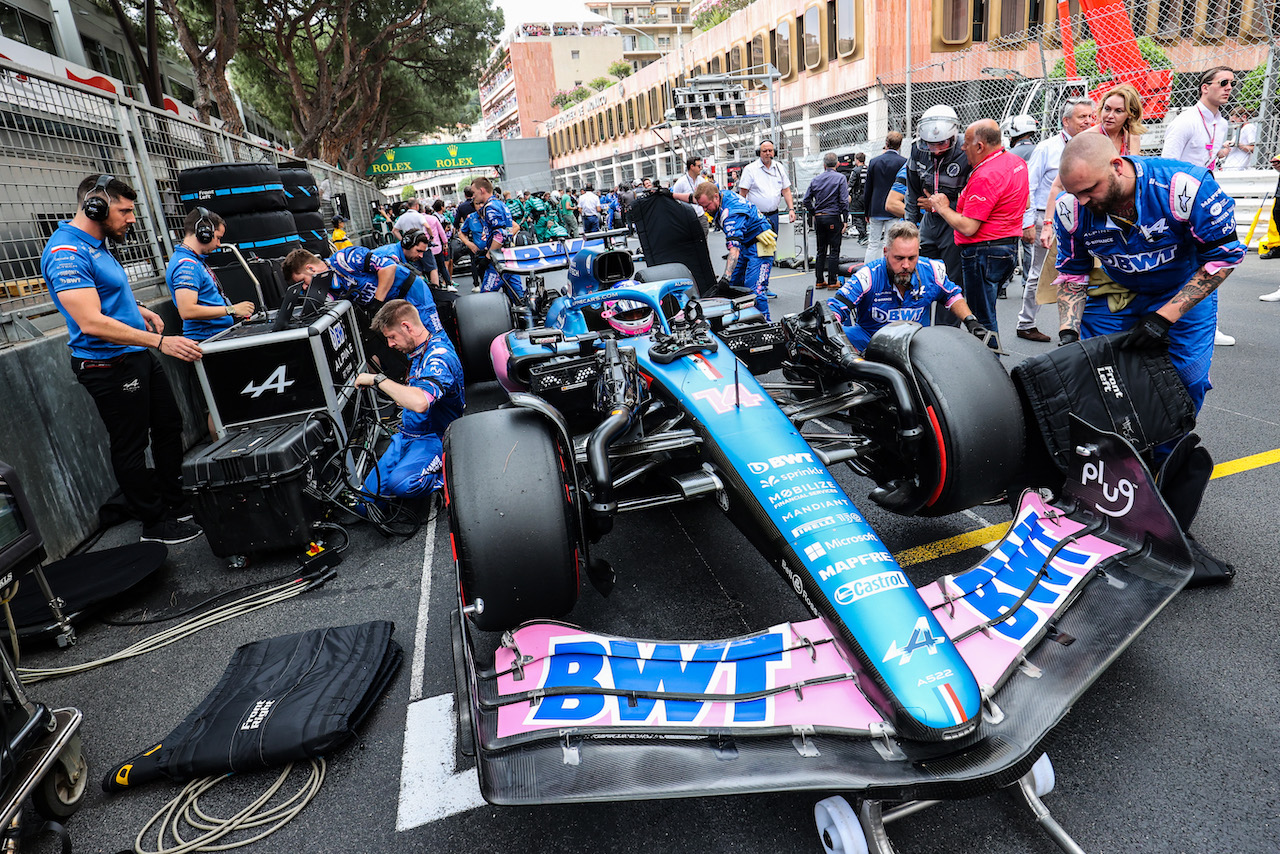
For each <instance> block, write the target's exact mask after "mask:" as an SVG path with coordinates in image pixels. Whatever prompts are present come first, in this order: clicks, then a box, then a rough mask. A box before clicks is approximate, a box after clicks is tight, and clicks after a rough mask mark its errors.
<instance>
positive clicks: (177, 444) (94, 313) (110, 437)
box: [40, 175, 202, 545]
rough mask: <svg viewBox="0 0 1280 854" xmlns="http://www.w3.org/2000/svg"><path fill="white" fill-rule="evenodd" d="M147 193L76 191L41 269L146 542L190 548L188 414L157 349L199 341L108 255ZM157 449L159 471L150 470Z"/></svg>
mask: <svg viewBox="0 0 1280 854" xmlns="http://www.w3.org/2000/svg"><path fill="white" fill-rule="evenodd" d="M137 198H138V194H137V193H136V192H134V190H133V188H132V187H130V186H129V185H128V184H126V183H125V182H124V181H121V180H118V179H116V178H113V177H112V176H110V175H91V176H89V177H88V178H85V179H84V180H83V181H81V182H80V186H79V187H78V188H77V189H76V204H77V206H78V208H79V209H78V210H77V211H76V214H75V216H74V217H72V218H71V219H70V220H68V221H67V222H63V223H61V224H60V225H59V226H58V228H57V230H56V231H54V233H53V236H52V237H50V238H49V242H48V243H47V244H46V245H45V247H44V252H43V253H42V254H41V256H40V272H41V274H42V275H43V276H44V280H45V282H46V283H47V284H48V286H49V293H50V296H51V297H52V298H53V304H54V305H55V306H56V307H57V309H58V311H60V312H62V315H63V317H65V318H66V321H67V331H68V332H69V333H70V335H69V337H68V344H69V345H70V347H71V369H72V370H73V371H74V372H75V375H76V379H77V380H78V381H79V383H80V384H81V385H82V386H84V387H85V390H86V391H88V392H89V395H90V396H91V397H92V398H93V402H94V404H96V406H97V408H98V414H99V415H100V416H101V417H102V423H103V424H104V425H105V426H106V428H107V442H108V445H109V447H110V451H111V467H112V470H113V471H114V472H115V476H116V481H117V482H118V483H119V484H120V490H121V491H122V492H123V493H124V496H125V499H126V500H127V501H128V502H129V506H130V507H131V508H132V509H133V512H134V513H136V514H137V516H138V518H139V519H141V520H142V539H143V540H144V541H147V542H160V543H168V544H171V545H172V544H175V543H183V542H186V541H188V540H193V539H195V538H196V537H198V536H200V534H201V533H202V531H201V530H200V529H199V528H198V527H196V526H195V525H193V524H191V523H190V522H189V521H186V520H184V519H182V518H181V517H187V518H188V519H189V518H190V517H189V510H187V504H186V501H185V499H184V497H183V495H182V414H181V413H180V412H179V411H178V405H177V403H176V402H175V401H174V398H173V392H172V391H171V390H170V387H169V381H168V380H167V379H166V378H165V375H164V371H163V370H162V369H161V367H160V362H159V360H158V359H156V358H155V356H153V355H152V354H151V353H150V352H148V350H149V349H154V350H156V351H157V352H159V353H164V354H165V355H168V356H172V357H173V358H175V359H181V360H183V361H185V362H194V361H195V360H197V359H199V358H200V356H201V355H202V354H201V352H200V345H199V344H197V343H196V342H195V341H192V340H191V339H189V338H184V337H182V336H180V335H168V334H165V331H164V321H163V320H162V319H161V317H160V315H158V314H156V313H155V312H154V311H151V310H150V309H148V308H146V307H144V306H143V305H142V304H141V303H140V302H138V301H137V300H135V299H134V296H133V288H132V287H130V285H129V277H128V275H127V274H126V273H125V270H124V267H123V266H121V264H120V262H119V261H117V260H116V259H115V257H114V256H113V255H112V254H111V253H110V252H109V251H108V250H107V248H106V244H105V241H106V239H107V238H108V237H109V238H111V239H112V240H113V241H115V242H117V243H119V242H121V241H123V240H124V239H125V236H126V235H127V234H128V232H129V226H130V225H132V224H133V223H134V221H135V219H136V217H135V216H134V203H135V202H136V200H137ZM148 444H149V445H150V447H151V457H152V460H153V461H154V463H155V469H154V471H153V470H151V469H148V468H147V459H146V452H147V446H148Z"/></svg>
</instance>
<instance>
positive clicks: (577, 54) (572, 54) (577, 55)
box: [569, 50, 582, 60]
mask: <svg viewBox="0 0 1280 854" xmlns="http://www.w3.org/2000/svg"><path fill="white" fill-rule="evenodd" d="M569 58H570V59H575V60H576V59H582V51H580V50H571V51H569Z"/></svg>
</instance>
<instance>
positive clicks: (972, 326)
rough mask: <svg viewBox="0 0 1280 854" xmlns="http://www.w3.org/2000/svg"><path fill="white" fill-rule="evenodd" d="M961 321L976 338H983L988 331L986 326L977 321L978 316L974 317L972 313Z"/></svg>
mask: <svg viewBox="0 0 1280 854" xmlns="http://www.w3.org/2000/svg"><path fill="white" fill-rule="evenodd" d="M961 323H963V324H964V328H965V329H967V330H969V334H970V335H972V336H973V337H975V338H978V339H985V338H986V337H987V334H988V333H989V331H990V330H988V329H987V327H985V326H983V325H982V324H981V323H979V322H978V318H976V317H974V316H973V315H972V314H971V315H969V316H968V317H966V318H965V319H964V320H962V321H961Z"/></svg>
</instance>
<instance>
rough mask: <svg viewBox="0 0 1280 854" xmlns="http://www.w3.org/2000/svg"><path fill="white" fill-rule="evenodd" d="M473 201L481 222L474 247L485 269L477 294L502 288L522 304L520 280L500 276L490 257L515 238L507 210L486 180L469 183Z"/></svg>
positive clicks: (480, 179)
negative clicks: (507, 290) (494, 251)
mask: <svg viewBox="0 0 1280 854" xmlns="http://www.w3.org/2000/svg"><path fill="white" fill-rule="evenodd" d="M471 192H472V195H471V197H472V199H474V200H475V204H476V212H477V213H478V214H479V219H480V226H481V230H480V241H479V243H477V244H476V249H477V253H476V254H477V260H478V261H479V262H480V264H481V266H482V267H483V268H484V269H483V272H482V275H481V278H480V290H481V291H483V292H485V293H488V292H489V291H497V290H501V289H502V286H503V285H504V284H505V285H506V286H507V287H508V288H510V290H511V292H512V294H513V295H514V296H515V297H517V298H518V299H519V300H521V301H523V300H524V286H523V285H522V284H521V283H520V277H519V276H514V275H511V274H507V275H506V276H503V275H502V274H501V273H499V272H498V270H497V268H496V267H495V266H494V264H493V259H492V258H490V257H489V253H490V252H491V251H492V250H494V249H502V248H503V247H504V246H506V245H507V244H508V243H510V242H511V240H512V237H513V235H514V230H513V226H514V225H515V223H514V221H513V220H512V219H511V212H510V211H508V210H507V206H506V205H505V204H503V202H502V201H501V200H500V199H499V198H498V197H497V196H495V195H494V193H493V182H492V181H490V180H489V179H488V178H473V179H472V181H471Z"/></svg>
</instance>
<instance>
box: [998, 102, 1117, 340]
mask: <svg viewBox="0 0 1280 854" xmlns="http://www.w3.org/2000/svg"><path fill="white" fill-rule="evenodd" d="M1097 123H1098V107H1097V105H1096V104H1094V103H1093V100H1092V99H1090V98H1071V99H1069V100H1068V101H1067V102H1066V103H1064V104H1063V105H1062V130H1061V131H1060V132H1058V133H1055V134H1052V135H1051V136H1048V137H1046V138H1045V139H1043V140H1041V141H1040V142H1039V143H1037V144H1036V148H1035V151H1033V152H1031V159H1030V160H1028V161H1027V181H1028V182H1029V183H1030V185H1031V204H1030V206H1029V207H1028V208H1027V212H1026V213H1025V214H1024V215H1023V217H1022V226H1023V232H1022V236H1023V239H1024V240H1025V239H1027V238H1033V237H1035V236H1036V225H1037V224H1039V223H1044V228H1043V229H1042V230H1041V232H1040V239H1039V240H1037V241H1036V242H1035V244H1034V245H1033V246H1032V251H1031V264H1030V269H1029V270H1028V273H1027V282H1026V284H1025V285H1024V286H1023V288H1022V308H1021V309H1019V310H1018V337H1019V338H1023V339H1025V340H1027V341H1039V342H1041V343H1044V342H1047V341H1048V340H1049V336H1048V335H1045V334H1044V333H1043V332H1041V331H1040V330H1039V329H1038V328H1036V312H1037V311H1039V310H1040V306H1039V305H1038V304H1037V303H1036V289H1037V288H1038V287H1040V270H1041V268H1043V267H1044V256H1045V255H1046V254H1048V252H1049V244H1050V243H1051V242H1052V239H1053V220H1052V219H1050V220H1049V221H1048V222H1045V219H1046V218H1045V211H1046V210H1047V209H1048V207H1049V188H1050V187H1052V186H1053V179H1054V178H1056V177H1058V161H1059V160H1061V159H1062V149H1063V147H1064V146H1066V144H1067V142H1068V141H1069V140H1070V139H1071V138H1072V137H1073V136H1075V135H1076V134H1078V133H1080V132H1081V131H1083V130H1087V129H1089V128H1091V127H1093V126H1094V125H1095V124H1097Z"/></svg>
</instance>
